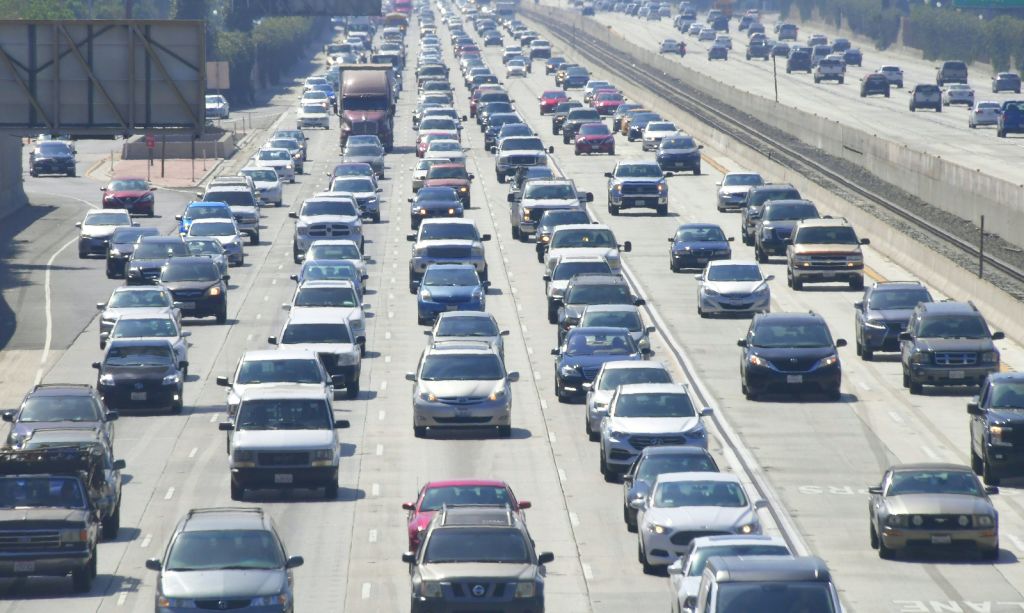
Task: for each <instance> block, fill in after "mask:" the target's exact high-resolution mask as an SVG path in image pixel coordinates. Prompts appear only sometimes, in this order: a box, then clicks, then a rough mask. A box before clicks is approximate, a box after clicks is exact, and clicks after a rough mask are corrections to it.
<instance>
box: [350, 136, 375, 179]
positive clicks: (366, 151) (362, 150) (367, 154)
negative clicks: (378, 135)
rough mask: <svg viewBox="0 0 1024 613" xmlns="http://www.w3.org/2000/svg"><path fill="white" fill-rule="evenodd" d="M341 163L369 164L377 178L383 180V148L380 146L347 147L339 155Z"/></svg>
mask: <svg viewBox="0 0 1024 613" xmlns="http://www.w3.org/2000/svg"><path fill="white" fill-rule="evenodd" d="M341 161H342V162H343V163H349V162H363V163H364V164H369V165H370V167H371V168H373V172H375V173H376V174H377V176H378V177H380V178H382V179H383V178H384V148H383V147H381V146H380V145H372V144H362V145H348V146H346V147H345V150H344V151H343V152H342V154H341Z"/></svg>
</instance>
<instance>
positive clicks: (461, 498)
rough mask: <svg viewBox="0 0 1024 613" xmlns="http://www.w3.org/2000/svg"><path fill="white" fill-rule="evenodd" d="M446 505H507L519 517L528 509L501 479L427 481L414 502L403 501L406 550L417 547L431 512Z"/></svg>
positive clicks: (527, 505)
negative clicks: (406, 521)
mask: <svg viewBox="0 0 1024 613" xmlns="http://www.w3.org/2000/svg"><path fill="white" fill-rule="evenodd" d="M444 505H448V506H465V505H475V506H495V507H504V506H505V505H508V506H509V507H511V508H512V510H513V511H515V512H517V513H519V514H520V516H522V511H523V510H524V509H529V508H530V506H531V505H530V503H529V502H527V501H525V500H516V497H515V494H513V493H512V488H510V487H509V486H508V484H507V483H505V482H504V481H491V480H480V479H459V480H455V481H431V482H430V483H427V484H426V485H424V486H423V489H421V490H420V493H419V496H417V497H416V502H403V503H402V508H403V509H405V510H406V511H408V512H409V526H408V529H409V551H416V549H417V548H419V546H420V534H421V533H422V532H423V531H424V530H426V529H427V524H429V523H430V520H431V518H433V517H434V513H436V512H438V511H440V510H441V507H442V506H444Z"/></svg>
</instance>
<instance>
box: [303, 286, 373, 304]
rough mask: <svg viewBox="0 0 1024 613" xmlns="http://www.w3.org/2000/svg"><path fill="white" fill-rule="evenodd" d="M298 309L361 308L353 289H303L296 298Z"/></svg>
mask: <svg viewBox="0 0 1024 613" xmlns="http://www.w3.org/2000/svg"><path fill="white" fill-rule="evenodd" d="M295 306H297V307H303V306H304V307H343V308H352V307H357V306H359V297H358V296H356V290H355V289H354V288H351V287H303V288H301V289H299V293H298V295H297V296H295Z"/></svg>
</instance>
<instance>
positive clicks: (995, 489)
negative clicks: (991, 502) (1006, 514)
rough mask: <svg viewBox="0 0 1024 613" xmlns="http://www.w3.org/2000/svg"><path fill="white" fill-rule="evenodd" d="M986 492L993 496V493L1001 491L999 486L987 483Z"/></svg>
mask: <svg viewBox="0 0 1024 613" xmlns="http://www.w3.org/2000/svg"><path fill="white" fill-rule="evenodd" d="M985 493H986V494H988V495H989V496H991V495H993V494H998V493H999V487H998V486H995V485H986V486H985Z"/></svg>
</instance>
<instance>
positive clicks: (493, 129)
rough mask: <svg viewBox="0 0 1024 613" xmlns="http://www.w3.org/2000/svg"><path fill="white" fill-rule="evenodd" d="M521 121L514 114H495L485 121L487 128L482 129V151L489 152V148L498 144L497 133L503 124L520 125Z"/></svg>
mask: <svg viewBox="0 0 1024 613" xmlns="http://www.w3.org/2000/svg"><path fill="white" fill-rule="evenodd" d="M522 122H523V119H522V118H521V117H520V116H519V115H517V114H515V113H495V114H494V115H492V116H491V117H490V118H489V119H488V120H487V127H486V128H485V129H484V149H486V150H487V151H490V150H491V147H493V146H495V145H497V144H498V132H501V128H502V127H503V126H504V125H505V124H512V123H522Z"/></svg>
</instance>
